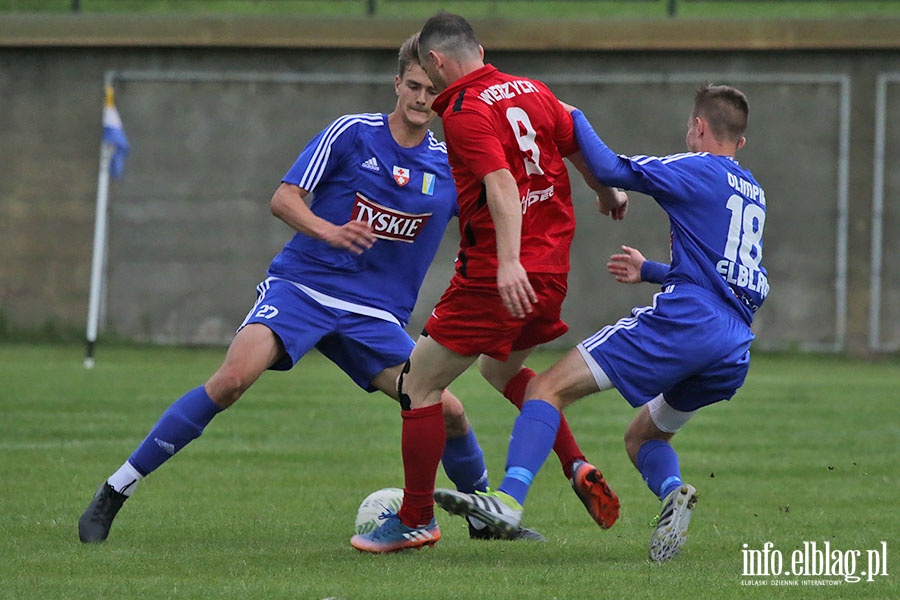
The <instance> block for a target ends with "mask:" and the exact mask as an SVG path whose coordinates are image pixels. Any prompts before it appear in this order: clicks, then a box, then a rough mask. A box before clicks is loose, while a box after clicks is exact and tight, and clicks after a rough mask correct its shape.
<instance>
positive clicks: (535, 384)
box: [525, 373, 574, 410]
mask: <svg viewBox="0 0 900 600" xmlns="http://www.w3.org/2000/svg"><path fill="white" fill-rule="evenodd" d="M525 399H526V400H533V399H538V400H543V401H544V402H547V403H549V404H552V405H553V406H555V407H556V408H558V409H560V410H562V409H563V408H565V407H566V406H568V405H569V404H571V403H572V402H573V401H574V400H573V399H568V400H567V399H566V398H565V397H564V395H563V394H561V393H560V391H559V390H558V389H557V386H556V385H555V384H554V383H553V381H552V380H550V379H549V378H548V377H547V376H546V374H545V373H538V374H537V375H535V376H534V377H532V378H531V380H530V381H529V382H528V385H527V386H526V387H525Z"/></svg>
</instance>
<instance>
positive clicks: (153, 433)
mask: <svg viewBox="0 0 900 600" xmlns="http://www.w3.org/2000/svg"><path fill="white" fill-rule="evenodd" d="M221 410H222V409H221V408H219V405H218V404H216V403H215V402H213V401H212V399H211V398H210V397H209V395H207V393H206V390H205V389H204V388H203V386H200V387H198V388H195V389H193V390H191V391H189V392H188V393H186V394H185V395H184V396H182V397H181V398H179V399H178V400H176V401H175V402H174V403H173V404H172V405H171V406H170V407H169V408H168V409H166V412H164V413H163V414H162V416H161V417H160V418H159V421H157V422H156V425H154V427H153V429H151V430H150V433H149V434H148V435H147V437H146V438H145V439H144V441H143V442H141V445H140V446H138V447H137V449H136V450H135V451H134V453H133V454H132V455H131V457H130V458H129V459H128V462H130V463H131V464H132V465H133V466H134V468H135V469H137V470H138V472H139V473H140V474H141V475H143V476H145V477H146V476H147V475H149V474H150V473H152V472H153V471H154V470H156V468H157V467H159V466H160V465H161V464H163V463H164V462H166V461H167V460H169V459H170V458H172V456H174V454H175V453H176V452H178V451H179V450H181V449H182V448H184V447H185V446H186V445H187V444H188V443H189V442H190V441H191V440H193V439H195V438H197V437H199V436H200V434H201V433H203V429H204V428H205V427H206V426H207V425H208V424H209V422H210V421H212V419H213V417H215V416H216V415H217V414H219V412H220V411H221Z"/></svg>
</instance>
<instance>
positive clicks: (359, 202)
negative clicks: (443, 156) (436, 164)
mask: <svg viewBox="0 0 900 600" xmlns="http://www.w3.org/2000/svg"><path fill="white" fill-rule="evenodd" d="M394 168H395V169H396V168H397V167H394ZM394 177H396V174H395V175H394ZM407 181H408V180H407ZM351 218H352V219H353V220H354V221H362V222H363V223H366V224H367V225H369V226H370V227H371V228H372V229H373V231H374V232H375V237H378V238H381V239H383V240H394V241H396V242H406V243H408V244H411V243H413V242H414V241H415V239H416V236H417V235H419V232H420V231H422V229H423V228H424V227H425V223H427V222H428V219H430V218H431V213H423V214H419V215H414V214H411V213H405V212H402V211H399V210H394V209H393V208H387V207H386V206H382V205H380V204H378V203H377V202H375V201H373V200H369V199H368V198H366V197H365V196H363V195H362V194H360V193H359V192H356V203H355V204H354V205H353V215H352V217H351Z"/></svg>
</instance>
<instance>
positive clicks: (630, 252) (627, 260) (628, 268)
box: [606, 246, 646, 283]
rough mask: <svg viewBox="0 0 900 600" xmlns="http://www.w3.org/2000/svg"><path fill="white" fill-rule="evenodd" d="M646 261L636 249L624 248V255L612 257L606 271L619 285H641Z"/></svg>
mask: <svg viewBox="0 0 900 600" xmlns="http://www.w3.org/2000/svg"><path fill="white" fill-rule="evenodd" d="M645 260H646V259H645V258H644V255H643V254H641V252H640V251H639V250H637V249H636V248H632V247H630V246H622V254H613V255H612V256H610V257H609V262H607V263H606V269H607V270H608V271H609V273H610V275H612V276H613V277H615V278H616V281H618V282H619V283H641V281H642V279H641V266H642V265H643V264H644V261H645Z"/></svg>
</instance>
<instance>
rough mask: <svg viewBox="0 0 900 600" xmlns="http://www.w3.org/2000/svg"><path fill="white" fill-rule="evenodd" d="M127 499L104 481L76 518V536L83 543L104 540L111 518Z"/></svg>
mask: <svg viewBox="0 0 900 600" xmlns="http://www.w3.org/2000/svg"><path fill="white" fill-rule="evenodd" d="M127 499H128V496H126V495H125V494H120V493H119V492H117V491H116V490H114V489H113V487H112V486H111V485H109V484H108V483H107V482H105V481H104V482H103V484H102V485H101V486H100V487H99V488H97V491H96V492H95V493H94V497H93V498H92V499H91V502H90V504H88V507H87V509H86V510H85V511H84V514H82V515H81V518H80V519H79V520H78V538H79V539H80V540H81V541H82V542H84V543H85V544H89V543H96V542H103V541H105V540H106V538H107V537H109V529H110V527H112V523H113V519H115V518H116V514H117V513H118V512H119V509H120V508H122V505H123V504H124V503H125V501H126V500H127Z"/></svg>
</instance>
